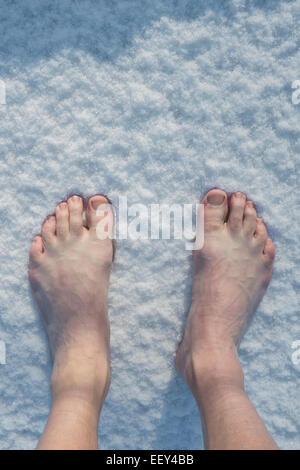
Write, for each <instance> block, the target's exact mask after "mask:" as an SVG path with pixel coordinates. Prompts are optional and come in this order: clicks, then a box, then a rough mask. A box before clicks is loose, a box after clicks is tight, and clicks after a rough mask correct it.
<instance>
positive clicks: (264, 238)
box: [176, 189, 275, 390]
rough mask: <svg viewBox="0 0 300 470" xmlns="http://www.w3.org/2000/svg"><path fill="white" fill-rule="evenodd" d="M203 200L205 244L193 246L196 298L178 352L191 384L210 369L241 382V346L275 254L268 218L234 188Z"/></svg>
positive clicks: (179, 363) (213, 192) (180, 366)
mask: <svg viewBox="0 0 300 470" xmlns="http://www.w3.org/2000/svg"><path fill="white" fill-rule="evenodd" d="M202 202H203V203H204V204H205V211H204V212H205V216H204V219H205V229H204V230H205V240H204V247H203V249H202V250H199V251H195V252H194V281H193V297H192V304H191V308H190V312H189V316H188V319H187V324H186V329H185V333H184V338H183V340H182V342H181V344H180V345H179V348H178V351H177V356H176V365H177V369H178V371H179V373H180V374H181V375H182V376H183V378H185V380H186V381H187V383H188V384H189V386H190V388H191V389H192V390H193V387H194V385H195V381H197V380H199V381H201V380H202V379H203V377H204V376H205V375H209V374H211V373H212V371H213V375H214V377H216V376H218V375H219V376H221V377H223V378H225V379H226V377H228V380H236V381H237V382H239V383H242V381H243V375H242V370H241V367H240V365H239V361H238V358H237V348H238V346H239V343H240V341H241V338H242V336H243V334H244V332H245V329H246V327H247V325H248V323H249V321H250V319H251V317H252V315H253V313H254V312H255V310H256V308H257V306H258V304H259V302H260V301H261V299H262V297H263V295H264V293H265V291H266V289H267V286H268V284H269V281H270V279H271V276H272V267H273V260H274V256H275V247H274V245H273V243H272V240H271V239H270V238H269V237H268V233H267V229H266V226H265V224H264V222H263V221H262V219H260V218H258V217H257V213H256V210H255V207H254V205H253V203H252V202H251V201H247V199H246V196H245V195H244V194H243V193H240V192H238V193H234V194H233V195H232V196H231V198H230V202H229V204H228V200H227V194H226V193H225V192H224V191H221V190H218V189H214V190H211V191H209V192H208V193H207V194H206V196H205V197H204V199H203V201H202ZM228 206H229V207H228ZM228 213H229V215H228ZM198 385H199V384H198Z"/></svg>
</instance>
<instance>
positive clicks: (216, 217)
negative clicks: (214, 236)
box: [202, 189, 228, 232]
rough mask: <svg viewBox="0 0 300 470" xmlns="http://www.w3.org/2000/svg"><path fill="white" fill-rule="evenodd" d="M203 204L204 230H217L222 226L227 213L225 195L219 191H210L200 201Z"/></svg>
mask: <svg viewBox="0 0 300 470" xmlns="http://www.w3.org/2000/svg"><path fill="white" fill-rule="evenodd" d="M202 204H204V206H205V208H204V230H205V231H208V232H209V231H212V230H217V229H219V228H220V227H222V226H223V224H224V221H225V219H226V216H227V212H228V202H227V194H226V193H225V191H222V190H221V189H212V190H211V191H209V192H208V193H207V194H206V195H205V196H204V198H203V199H202Z"/></svg>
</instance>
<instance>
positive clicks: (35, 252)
mask: <svg viewBox="0 0 300 470" xmlns="http://www.w3.org/2000/svg"><path fill="white" fill-rule="evenodd" d="M43 252H44V246H43V240H42V237H41V236H40V235H37V236H36V237H34V239H33V240H32V243H31V246H30V250H29V262H30V263H32V262H33V263H37V262H39V260H40V259H41V257H42V255H43Z"/></svg>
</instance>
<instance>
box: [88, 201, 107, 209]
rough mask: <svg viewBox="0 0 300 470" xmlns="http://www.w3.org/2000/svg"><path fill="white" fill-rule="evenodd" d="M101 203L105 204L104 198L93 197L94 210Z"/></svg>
mask: <svg viewBox="0 0 300 470" xmlns="http://www.w3.org/2000/svg"><path fill="white" fill-rule="evenodd" d="M100 204H105V202H104V201H103V199H93V200H92V201H91V206H92V208H93V209H94V210H96V209H97V208H98V207H99V206H100Z"/></svg>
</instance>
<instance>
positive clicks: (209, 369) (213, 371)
mask: <svg viewBox="0 0 300 470" xmlns="http://www.w3.org/2000/svg"><path fill="white" fill-rule="evenodd" d="M180 373H181V375H182V376H183V378H184V379H185V380H186V382H187V384H188V386H189V388H190V390H191V391H192V393H193V394H199V393H200V394H202V393H204V392H206V391H207V390H209V389H210V388H211V387H216V386H220V387H222V386H224V387H227V386H234V387H237V388H240V389H243V387H244V375H243V370H242V367H241V364H240V362H239V359H238V355H237V350H236V347H235V346H234V345H232V346H228V345H226V346H225V345H224V347H222V348H219V347H218V348H216V347H215V346H212V345H205V346H204V345H203V346H202V347H201V349H198V350H197V351H189V352H186V354H185V358H184V363H183V364H181V367H180Z"/></svg>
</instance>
